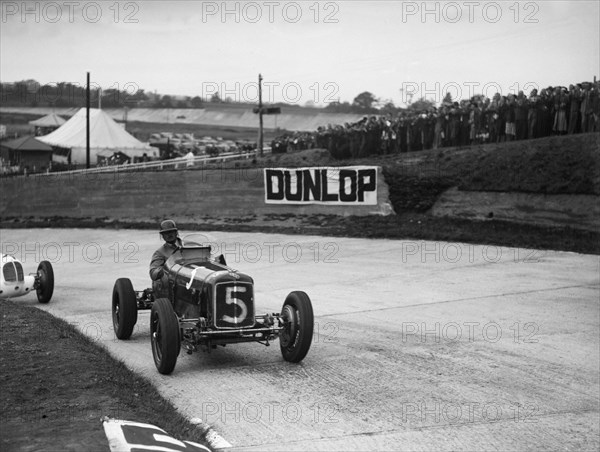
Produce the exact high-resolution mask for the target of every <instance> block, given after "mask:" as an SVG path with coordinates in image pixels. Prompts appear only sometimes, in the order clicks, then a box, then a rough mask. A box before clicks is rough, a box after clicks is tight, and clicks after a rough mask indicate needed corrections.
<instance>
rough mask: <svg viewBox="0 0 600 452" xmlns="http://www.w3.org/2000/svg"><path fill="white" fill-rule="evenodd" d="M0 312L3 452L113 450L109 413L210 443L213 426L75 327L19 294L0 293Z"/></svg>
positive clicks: (0, 436)
mask: <svg viewBox="0 0 600 452" xmlns="http://www.w3.org/2000/svg"><path fill="white" fill-rule="evenodd" d="M25 303H27V302H26V301H25ZM0 314H1V319H0V350H2V353H1V354H0V389H1V391H0V413H1V418H0V450H2V451H3V452H8V451H33V450H35V451H77V452H81V451H106V450H108V440H107V439H106V436H105V434H104V428H103V426H102V422H101V419H102V418H103V417H104V416H109V417H112V418H116V419H126V420H133V421H137V422H145V423H150V424H154V425H156V426H158V427H160V428H163V429H164V430H166V431H167V432H168V433H169V434H170V435H172V436H173V437H175V438H178V439H182V440H183V439H185V440H191V441H196V442H198V443H201V444H205V445H206V441H205V433H206V432H204V431H202V430H200V429H199V428H198V427H196V426H194V425H192V424H190V423H189V422H188V421H187V420H186V419H185V418H184V417H183V416H182V415H181V414H179V413H178V412H177V411H176V410H175V408H174V407H173V405H172V404H171V403H170V402H168V401H167V400H165V399H164V398H163V397H161V396H160V394H159V393H158V391H157V390H156V389H155V388H154V387H153V386H152V385H151V384H150V382H149V381H147V380H146V379H144V378H143V377H140V376H138V375H136V374H134V373H133V372H132V371H131V370H129V369H128V368H127V367H126V366H125V365H124V364H123V363H121V362H120V361H117V360H115V359H113V358H112V357H111V356H110V355H109V354H108V352H107V351H106V350H105V349H104V348H102V347H100V346H98V345H97V344H95V343H94V342H93V341H92V340H91V339H89V338H87V337H86V336H84V335H83V334H81V333H79V332H78V331H77V330H76V329H75V327H74V326H72V325H70V324H69V323H67V322H65V321H64V320H61V319H58V318H56V317H53V316H52V315H50V314H49V313H47V312H45V311H41V310H39V309H36V308H34V307H32V306H27V305H26V304H24V302H18V301H17V302H14V301H10V300H0Z"/></svg>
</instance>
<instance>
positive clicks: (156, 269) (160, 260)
mask: <svg viewBox="0 0 600 452" xmlns="http://www.w3.org/2000/svg"><path fill="white" fill-rule="evenodd" d="M159 232H160V236H161V237H162V239H163V240H164V241H165V243H164V244H163V246H161V247H160V248H159V249H157V250H156V251H155V252H154V254H153V255H152V259H151V260H150V279H152V281H155V282H159V281H160V280H161V279H162V278H163V276H165V271H164V264H165V262H166V261H167V259H168V258H169V257H171V256H172V255H173V253H174V252H175V251H177V249H179V248H180V247H181V246H183V242H182V241H181V239H180V238H179V234H178V232H177V225H176V224H175V222H174V221H173V220H164V221H163V222H161V223H160V231H159ZM153 285H154V284H153Z"/></svg>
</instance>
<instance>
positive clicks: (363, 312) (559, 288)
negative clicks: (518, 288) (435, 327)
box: [319, 284, 596, 317]
mask: <svg viewBox="0 0 600 452" xmlns="http://www.w3.org/2000/svg"><path fill="white" fill-rule="evenodd" d="M581 287H587V288H596V287H594V286H589V284H583V285H577V286H562V287H552V288H548V289H536V290H526V291H523V292H506V293H501V294H493V295H483V296H479V297H468V298H457V299H454V300H442V301H433V302H431V303H415V304H409V305H406V306H391V307H387V308H378V309H365V310H363V311H352V312H343V313H336V314H323V315H320V316H319V317H335V316H341V315H352V314H365V313H367V312H377V311H390V310H393V309H406V308H414V307H419V306H420V307H423V306H430V305H436V304H444V303H455V302H459V301H472V300H482V299H486V298H498V297H506V296H508V295H524V294H530V293H538V292H549V291H555V290H563V289H575V288H581Z"/></svg>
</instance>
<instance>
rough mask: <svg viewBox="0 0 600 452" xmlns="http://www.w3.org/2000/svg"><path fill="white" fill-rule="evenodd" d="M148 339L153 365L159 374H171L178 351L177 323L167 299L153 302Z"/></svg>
mask: <svg viewBox="0 0 600 452" xmlns="http://www.w3.org/2000/svg"><path fill="white" fill-rule="evenodd" d="M150 339H151V343H152V356H153V358H154V364H155V365H156V368H157V369H158V371H159V372H160V373H161V374H165V375H168V374H170V373H171V372H173V369H174V368H175V364H176V363H177V355H179V350H180V346H181V344H180V340H181V338H180V337H179V321H178V320H177V316H176V315H175V311H173V307H172V306H171V302H170V301H169V300H168V299H167V298H159V299H158V300H154V304H153V305H152V311H151V313H150Z"/></svg>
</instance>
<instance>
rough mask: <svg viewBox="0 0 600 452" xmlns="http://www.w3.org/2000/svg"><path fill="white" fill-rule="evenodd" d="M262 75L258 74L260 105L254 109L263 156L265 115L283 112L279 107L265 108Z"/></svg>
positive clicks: (259, 145)
mask: <svg viewBox="0 0 600 452" xmlns="http://www.w3.org/2000/svg"><path fill="white" fill-rule="evenodd" d="M262 79H263V78H262V75H261V74H258V107H254V108H253V109H252V112H253V113H257V114H258V118H259V119H258V122H259V126H258V150H259V152H260V156H261V157H262V156H263V154H264V151H263V115H278V114H280V113H281V108H279V107H267V108H263V102H262Z"/></svg>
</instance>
